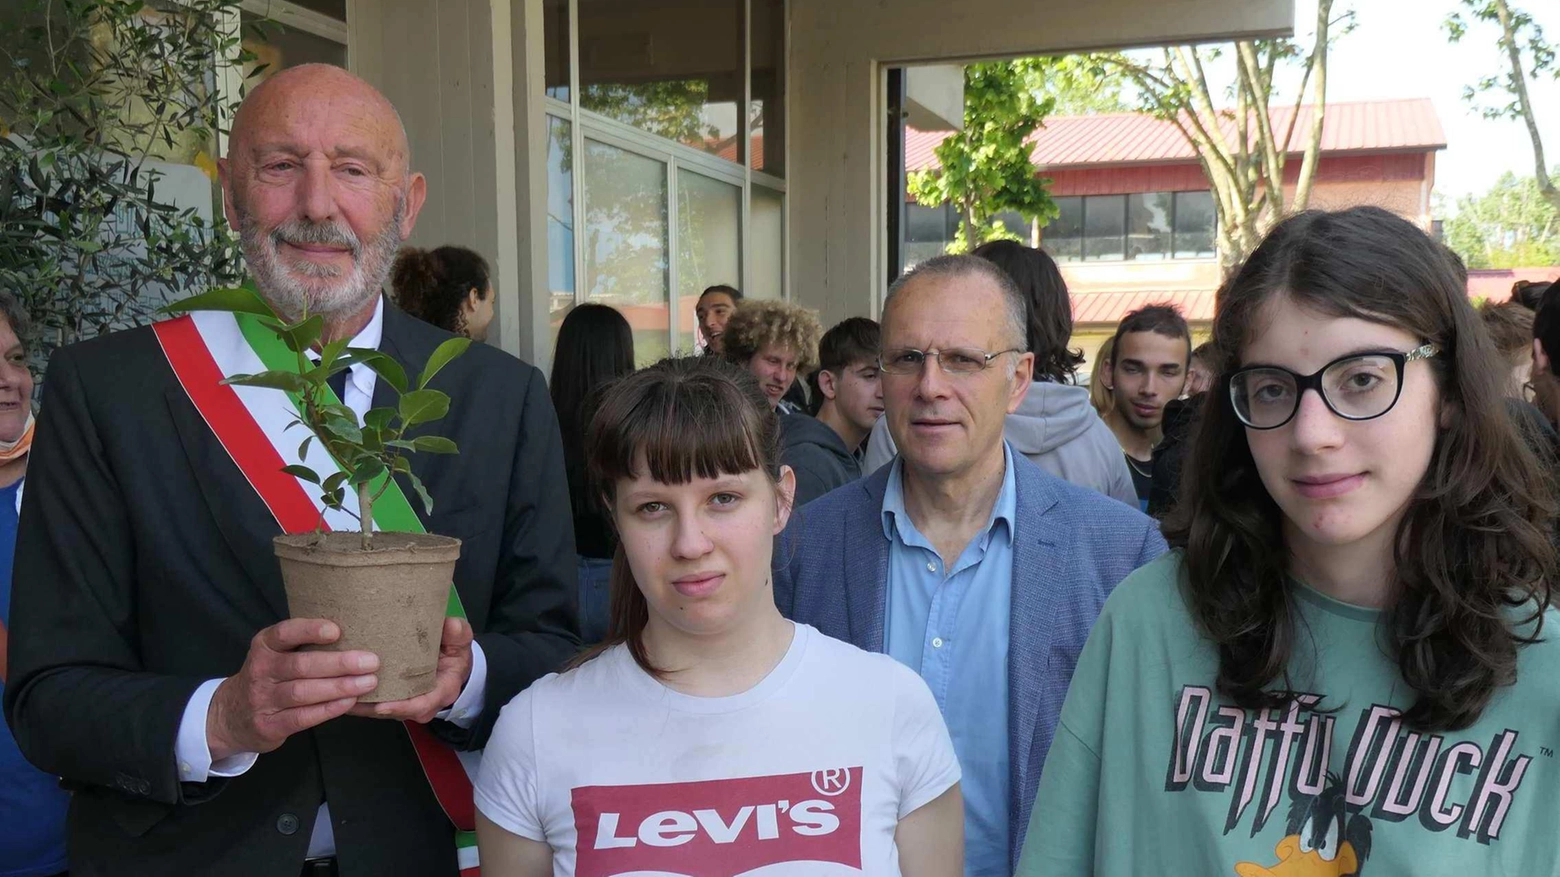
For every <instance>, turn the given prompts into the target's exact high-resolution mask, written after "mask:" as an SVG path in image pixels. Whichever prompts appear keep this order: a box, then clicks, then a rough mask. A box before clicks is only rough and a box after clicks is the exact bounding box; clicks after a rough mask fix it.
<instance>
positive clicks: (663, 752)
mask: <svg viewBox="0 0 1560 877" xmlns="http://www.w3.org/2000/svg"><path fill="white" fill-rule="evenodd" d="M958 781H959V765H958V761H957V759H956V758H955V756H954V753H953V743H952V741H951V740H950V739H949V737H948V729H947V726H946V725H944V724H943V720H942V715H941V714H940V713H939V712H938V710H937V703H936V701H934V700H933V699H932V694H931V692H930V691H929V690H928V689H927V687H926V683H925V682H923V681H921V678H920V677H919V676H917V675H916V674H915V673H914V672H913V671H911V670H910V669H908V668H907V667H904V666H903V665H901V664H899V663H898V662H896V661H894V660H893V659H892V658H889V657H887V656H885V655H874V654H869V653H867V652H864V651H861V650H860V649H858V648H856V647H855V646H851V645H848V644H846V643H843V642H840V641H838V640H834V639H830V638H829V637H826V636H824V635H823V634H821V633H819V632H818V631H816V630H814V629H813V628H811V627H808V626H807V625H804V624H798V625H796V635H795V636H794V637H793V638H792V642H791V646H790V648H789V649H788V650H787V651H786V654H785V657H784V658H782V659H781V661H780V663H779V664H777V665H776V666H775V668H774V670H772V671H770V673H769V675H768V676H765V677H764V679H763V680H762V681H760V682H759V683H758V684H757V685H755V686H753V687H752V688H751V689H749V690H747V691H745V692H743V693H741V694H738V695H734V696H732V697H693V696H690V695H686V694H681V693H679V692H676V691H673V690H672V689H670V688H667V687H666V686H665V685H662V684H661V683H660V682H659V681H657V680H656V679H655V678H653V677H651V676H650V675H649V674H647V673H645V672H644V671H643V670H641V669H640V668H639V666H638V665H637V664H635V663H634V660H633V658H632V657H631V656H630V655H629V653H628V649H627V648H626V647H625V646H617V647H616V648H613V649H611V650H610V651H608V652H606V653H605V654H603V655H601V656H600V657H598V658H596V659H595V660H593V661H590V662H589V663H587V664H585V665H584V666H582V667H579V668H577V669H575V670H571V671H569V672H568V673H564V674H562V675H557V674H554V675H551V676H547V677H546V678H543V679H541V680H540V681H538V682H537V683H536V684H535V685H533V686H531V687H530V688H529V689H527V690H525V691H523V692H521V693H520V694H519V695H518V696H516V697H515V699H514V700H512V701H510V702H509V705H508V706H506V707H504V711H503V713H502V714H501V715H500V716H499V718H498V724H497V725H496V726H495V727H494V729H493V737H492V739H491V740H490V741H489V742H488V745H487V750H486V752H485V753H484V754H483V758H482V772H481V775H480V777H479V778H478V780H477V786H476V803H477V808H478V809H479V810H481V811H482V813H483V814H484V815H485V816H487V818H488V819H490V820H492V821H493V822H494V823H495V824H496V825H499V826H501V827H502V828H504V829H506V830H508V831H510V832H512V833H514V834H517V835H519V836H521V837H526V838H530V839H531V840H535V841H542V842H545V843H547V844H549V845H550V846H551V847H552V848H553V850H554V854H553V874H554V875H555V877H620V875H636V877H649V875H678V877H736V875H749V877H833V875H847V874H849V875H856V874H868V875H873V877H898V875H899V852H898V849H897V848H896V847H895V845H894V829H895V827H896V826H897V825H898V824H899V820H900V819H902V818H903V817H905V816H906V815H908V814H909V813H911V812H913V811H914V810H916V809H918V808H920V807H921V806H923V805H925V804H927V803H929V802H930V801H932V800H933V799H935V798H936V797H937V796H939V795H941V794H942V793H943V792H946V791H947V790H948V789H949V788H951V787H952V786H953V785H954V783H957V782H958Z"/></svg>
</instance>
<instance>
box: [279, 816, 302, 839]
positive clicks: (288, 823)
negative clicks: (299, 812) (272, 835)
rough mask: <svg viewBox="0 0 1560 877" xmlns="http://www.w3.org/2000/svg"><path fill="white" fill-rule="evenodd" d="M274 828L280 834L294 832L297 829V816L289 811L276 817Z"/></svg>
mask: <svg viewBox="0 0 1560 877" xmlns="http://www.w3.org/2000/svg"><path fill="white" fill-rule="evenodd" d="M276 830H277V831H279V832H281V833H282V834H295V833H296V832H297V831H298V817H296V816H294V815H292V814H291V813H283V814H282V815H281V816H278V817H276Z"/></svg>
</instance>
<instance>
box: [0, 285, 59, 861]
mask: <svg viewBox="0 0 1560 877" xmlns="http://www.w3.org/2000/svg"><path fill="white" fill-rule="evenodd" d="M29 322H30V321H29V320H28V317H27V312H26V311H24V310H22V306H21V304H20V303H19V302H18V301H17V300H16V298H15V296H13V295H11V294H10V293H9V292H0V694H3V693H4V692H5V682H6V678H7V676H8V673H7V672H6V671H7V667H6V662H5V647H6V641H7V640H8V639H9V635H8V634H7V629H8V628H7V625H9V624H10V623H11V559H12V557H13V555H14V554H15V553H16V524H17V520H18V512H19V511H20V510H21V504H22V503H21V499H22V484H23V482H24V481H25V480H26V478H27V460H28V456H29V454H30V452H31V451H32V440H33V413H32V394H33V376H32V372H31V371H29V370H28V368H27V345H26V343H25V339H26V338H27V337H28V336H29V335H30V334H31V333H30V332H29V331H28V327H29ZM69 805H70V793H69V792H66V791H65V790H64V789H61V788H60V781H59V778H58V777H54V776H50V775H49V774H46V773H44V772H43V771H41V770H39V769H38V768H36V767H33V766H32V765H31V764H29V763H28V762H27V759H26V758H24V757H23V756H22V753H21V750H19V749H17V747H16V739H15V738H14V737H12V736H11V728H10V726H9V725H7V724H6V723H5V722H3V721H0V877H44V875H54V874H61V875H63V874H64V873H65V868H66V859H65V811H66V808H67V807H69Z"/></svg>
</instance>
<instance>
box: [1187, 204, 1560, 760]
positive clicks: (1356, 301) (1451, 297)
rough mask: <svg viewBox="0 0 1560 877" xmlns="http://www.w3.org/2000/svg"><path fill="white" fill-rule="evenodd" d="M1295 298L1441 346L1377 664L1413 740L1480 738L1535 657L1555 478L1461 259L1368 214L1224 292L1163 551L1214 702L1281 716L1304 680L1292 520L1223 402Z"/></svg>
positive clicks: (1258, 256)
mask: <svg viewBox="0 0 1560 877" xmlns="http://www.w3.org/2000/svg"><path fill="white" fill-rule="evenodd" d="M1281 296H1287V297H1288V298H1289V299H1290V300H1291V301H1293V302H1294V303H1296V304H1298V305H1300V306H1303V307H1305V308H1308V309H1313V310H1315V311H1317V312H1319V313H1323V314H1328V315H1334V316H1338V317H1355V318H1359V319H1363V320H1368V321H1371V322H1374V323H1379V324H1383V325H1390V326H1394V327H1397V328H1400V329H1402V330H1404V331H1406V332H1409V333H1412V334H1414V335H1416V336H1418V337H1419V338H1421V339H1423V341H1425V342H1431V343H1434V344H1436V345H1437V346H1439V347H1440V349H1441V355H1440V356H1439V357H1437V358H1436V359H1432V360H1429V361H1428V362H1429V364H1430V365H1431V366H1432V369H1433V371H1432V374H1434V375H1435V378H1436V380H1437V382H1438V385H1439V388H1440V395H1441V404H1442V408H1443V411H1444V418H1445V425H1444V427H1443V428H1442V429H1441V430H1440V433H1439V435H1438V437H1437V440H1436V445H1435V450H1434V453H1433V455H1432V458H1431V462H1430V466H1429V469H1428V470H1427V471H1426V472H1425V475H1424V477H1423V480H1422V481H1421V483H1420V485H1419V488H1418V490H1417V492H1416V494H1415V495H1414V496H1413V497H1412V499H1411V500H1410V504H1409V507H1408V510H1407V513H1406V514H1405V515H1404V517H1403V520H1402V522H1401V523H1400V524H1399V526H1398V532H1397V539H1396V541H1395V543H1394V581H1393V582H1392V583H1391V590H1390V592H1389V593H1390V596H1389V598H1388V604H1387V608H1386V610H1385V612H1384V613H1383V616H1382V621H1381V625H1380V634H1379V636H1380V639H1381V645H1382V648H1383V650H1384V652H1385V653H1386V654H1387V655H1389V656H1390V657H1391V658H1392V659H1393V660H1394V661H1395V662H1396V664H1397V666H1398V669H1399V671H1400V673H1401V675H1402V678H1403V680H1404V681H1405V682H1406V683H1407V685H1408V686H1409V687H1410V688H1411V689H1412V691H1413V693H1414V695H1415V701H1414V703H1413V704H1412V706H1410V707H1409V708H1407V709H1406V710H1405V712H1404V720H1405V722H1406V723H1408V724H1409V725H1410V726H1412V727H1415V728H1418V729H1422V730H1427V731H1443V730H1457V729H1462V728H1466V727H1468V726H1469V725H1471V724H1473V723H1474V722H1476V721H1477V720H1478V718H1479V716H1480V715H1481V714H1482V712H1483V711H1484V709H1485V707H1486V706H1487V705H1488V704H1489V702H1490V698H1491V697H1492V696H1493V695H1494V693H1495V691H1496V689H1497V688H1499V687H1501V686H1506V685H1510V684H1512V683H1513V682H1514V681H1515V679H1516V667H1517V651H1518V649H1519V648H1520V647H1521V646H1522V645H1524V644H1527V643H1531V642H1535V641H1537V640H1538V638H1539V635H1540V633H1541V632H1542V627H1543V611H1544V608H1545V607H1546V606H1548V605H1549V603H1550V601H1551V597H1552V582H1553V580H1554V576H1555V572H1556V556H1555V544H1554V542H1553V541H1552V540H1553V532H1552V528H1553V526H1554V515H1555V498H1554V497H1555V493H1554V476H1553V474H1552V473H1553V472H1554V461H1552V460H1541V459H1540V458H1539V456H1538V454H1537V453H1536V452H1535V451H1534V450H1532V449H1531V448H1530V447H1529V445H1528V444H1527V443H1526V442H1525V441H1524V438H1523V436H1522V433H1521V432H1519V426H1518V425H1517V423H1516V421H1515V420H1514V419H1513V417H1512V415H1511V413H1510V412H1509V411H1508V409H1507V407H1506V402H1505V401H1504V399H1503V392H1502V389H1503V386H1504V382H1505V380H1506V372H1507V368H1506V366H1505V363H1504V360H1503V359H1502V358H1501V357H1500V355H1499V353H1498V352H1497V351H1496V350H1495V347H1494V345H1493V343H1492V342H1491V341H1490V338H1489V335H1488V333H1487V332H1485V331H1484V330H1483V328H1482V327H1481V326H1480V324H1479V316H1478V314H1477V313H1476V312H1475V311H1474V309H1473V307H1472V305H1471V304H1470V303H1469V301H1468V296H1467V292H1466V288H1465V284H1464V281H1463V275H1462V273H1461V272H1460V270H1459V268H1458V264H1457V261H1456V260H1455V258H1454V257H1453V256H1452V254H1451V252H1450V251H1449V250H1447V249H1445V248H1444V247H1443V246H1441V245H1440V244H1438V243H1436V242H1435V241H1433V240H1431V239H1430V238H1429V237H1428V236H1427V235H1426V234H1425V233H1424V232H1423V231H1422V230H1420V229H1419V228H1418V227H1417V226H1415V225H1413V224H1412V223H1409V222H1408V221H1406V220H1404V219H1402V218H1400V217H1398V216H1396V215H1394V214H1391V213H1388V212H1387V211H1385V210H1381V209H1379V208H1375V207H1357V208H1352V209H1349V210H1344V211H1339V212H1335V213H1329V212H1322V211H1308V212H1305V213H1301V214H1297V215H1295V216H1292V217H1290V218H1288V219H1286V220H1284V221H1283V222H1281V223H1279V224H1278V225H1277V226H1275V227H1274V228H1273V230H1272V231H1271V232H1269V234H1268V236H1267V238H1266V239H1265V240H1264V241H1263V242H1262V244H1261V245H1260V246H1259V247H1258V248H1257V249H1256V251H1254V252H1253V253H1252V254H1251V256H1250V257H1248V258H1247V260H1246V262H1245V263H1244V264H1243V265H1242V266H1241V267H1240V268H1239V270H1238V271H1236V272H1235V273H1234V274H1233V275H1232V276H1231V277H1230V278H1229V279H1228V280H1227V281H1226V282H1225V284H1224V286H1223V288H1221V289H1220V291H1219V295H1218V306H1217V312H1216V316H1215V319H1214V329H1213V339H1214V340H1213V343H1214V347H1215V350H1214V353H1215V357H1214V361H1215V362H1217V363H1218V364H1219V367H1220V374H1219V377H1218V379H1217V381H1216V383H1215V385H1214V391H1213V392H1210V393H1207V394H1206V398H1205V400H1204V402H1203V408H1202V413H1201V416H1200V418H1199V422H1198V426H1197V428H1196V430H1195V433H1194V435H1193V438H1192V442H1191V445H1190V448H1189V450H1188V456H1187V462H1186V469H1185V475H1184V477H1183V479H1182V482H1181V484H1182V489H1181V497H1180V501H1179V503H1178V504H1177V507H1176V509H1175V510H1174V511H1173V512H1172V514H1171V516H1170V518H1169V519H1168V520H1167V521H1166V523H1165V536H1166V538H1167V540H1168V541H1169V542H1170V544H1171V546H1172V547H1175V548H1179V549H1181V550H1182V552H1183V563H1184V569H1183V587H1184V588H1185V593H1186V598H1187V603H1188V606H1189V607H1190V609H1191V612H1192V615H1193V617H1194V618H1195V619H1196V620H1197V623H1198V625H1199V626H1200V628H1201V629H1202V631H1203V633H1204V634H1205V635H1206V636H1207V637H1208V638H1209V639H1210V640H1211V641H1212V642H1213V643H1214V644H1216V646H1217V648H1218V653H1219V676H1218V687H1219V690H1220V691H1221V692H1222V693H1223V694H1224V695H1226V696H1227V697H1229V698H1230V699H1232V700H1233V701H1234V702H1235V703H1237V704H1238V705H1240V706H1241V707H1243V708H1246V709H1261V708H1283V707H1287V706H1288V704H1289V703H1290V701H1291V699H1292V697H1293V692H1295V691H1296V690H1297V687H1296V684H1295V682H1294V681H1292V678H1291V677H1292V674H1296V673H1298V674H1299V675H1298V676H1296V678H1297V679H1298V680H1299V682H1300V684H1302V685H1303V684H1305V682H1306V679H1305V678H1304V673H1303V670H1302V669H1298V668H1295V667H1293V666H1292V665H1291V657H1292V656H1293V654H1294V653H1295V651H1296V648H1295V647H1296V643H1297V642H1298V641H1299V638H1300V637H1301V636H1303V635H1304V632H1303V630H1301V629H1300V621H1299V618H1298V616H1299V609H1298V606H1297V604H1296V602H1295V600H1296V598H1295V596H1294V594H1293V592H1292V590H1291V587H1290V585H1289V581H1288V567H1289V561H1288V553H1287V552H1286V551H1274V550H1273V549H1274V547H1275V546H1280V545H1282V544H1283V536H1282V528H1281V524H1282V517H1283V513H1282V512H1281V511H1280V509H1279V508H1278V506H1277V504H1276V503H1275V502H1274V501H1273V499H1272V498H1271V497H1270V496H1269V495H1268V493H1267V490H1266V489H1265V488H1264V487H1263V485H1262V481H1261V478H1260V476H1259V475H1258V473H1257V469H1256V464H1255V462H1254V460H1253V458H1252V456H1251V450H1250V447H1249V445H1248V444H1247V441H1246V432H1245V429H1244V428H1243V427H1242V426H1241V424H1240V422H1239V421H1238V420H1237V419H1236V418H1235V413H1234V411H1233V410H1232V408H1231V406H1230V402H1229V398H1228V395H1229V394H1228V392H1227V389H1226V388H1227V386H1228V381H1229V377H1230V375H1231V374H1232V373H1233V372H1234V371H1235V370H1236V369H1238V368H1240V367H1241V359H1240V357H1241V353H1242V352H1243V350H1244V348H1245V347H1246V345H1247V344H1248V343H1249V342H1250V341H1251V340H1252V338H1253V337H1254V336H1255V335H1256V334H1257V333H1259V332H1261V331H1263V330H1264V329H1265V328H1267V327H1266V326H1265V325H1264V324H1263V323H1262V322H1261V321H1262V320H1263V319H1264V314H1265V308H1266V306H1267V304H1268V303H1269V302H1271V301H1273V300H1274V299H1276V298H1278V297H1281Z"/></svg>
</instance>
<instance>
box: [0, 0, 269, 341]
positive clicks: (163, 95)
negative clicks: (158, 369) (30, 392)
mask: <svg viewBox="0 0 1560 877" xmlns="http://www.w3.org/2000/svg"><path fill="white" fill-rule="evenodd" d="M0 6H3V12H0V32H3V33H5V34H6V38H5V39H4V40H3V41H0V288H3V289H6V290H9V291H11V292H13V293H14V294H15V295H17V296H18V298H19V299H20V300H21V303H22V305H23V306H24V307H26V308H27V310H28V311H29V313H30V314H31V315H32V317H33V319H34V320H35V321H36V323H37V324H38V326H39V337H37V338H34V339H31V340H33V341H34V342H35V343H34V344H33V351H34V354H35V365H36V366H38V367H40V368H41V366H42V363H43V362H45V361H46V360H47V356H48V354H49V352H50V351H51V350H52V349H53V348H54V347H56V346H59V345H63V344H68V343H70V342H72V341H75V340H78V339H83V338H89V337H92V336H93V335H96V334H99V333H102V332H106V331H110V330H113V329H117V328H120V327H123V326H125V325H130V324H136V323H141V322H145V321H147V320H150V319H151V318H152V317H153V315H154V312H155V310H156V308H157V307H158V306H159V305H161V304H162V303H163V302H164V301H166V300H167V299H168V297H170V296H172V295H174V294H176V293H179V292H182V291H187V290H194V289H204V288H207V287H209V286H212V285H220V284H225V283H232V282H234V281H236V280H238V279H239V278H240V277H241V266H240V262H239V259H238V253H237V248H236V247H235V246H234V245H233V243H234V242H233V241H232V239H231V236H230V235H229V234H228V232H227V230H226V229H225V228H224V227H223V226H222V224H221V223H220V221H215V220H213V221H207V220H205V219H203V218H202V217H201V215H200V213H199V211H197V209H195V208H193V207H186V208H179V207H175V206H172V205H170V204H168V203H167V202H166V201H165V200H164V199H162V198H160V197H159V196H158V191H157V190H158V181H159V179H160V173H159V171H158V170H156V167H157V163H158V162H159V161H168V162H174V163H181V164H182V163H188V162H191V161H195V162H197V163H199V162H200V161H201V160H202V158H204V160H205V161H208V162H209V160H210V159H209V154H210V153H213V152H215V151H216V150H215V146H214V145H213V144H214V141H215V135H216V132H217V131H218V130H219V128H220V127H221V125H222V124H223V120H224V119H225V118H230V117H229V116H227V115H225V114H228V113H231V111H232V107H231V106H227V105H225V104H224V102H223V101H222V100H221V99H220V98H219V96H218V95H217V94H215V93H214V89H213V88H212V83H213V82H214V81H215V79H217V78H221V77H223V76H226V75H234V76H236V75H237V73H236V71H238V70H239V69H240V67H241V65H242V64H243V63H244V62H245V61H248V60H252V57H251V56H248V55H246V54H245V53H244V52H242V51H241V50H240V47H239V38H238V36H237V35H234V34H231V33H227V32H225V31H223V30H222V29H221V27H220V26H219V23H218V22H219V21H220V20H222V19H224V18H226V17H228V16H236V15H237V12H238V0H181V2H180V3H178V4H168V7H167V8H166V9H159V8H157V7H154V6H152V5H150V4H147V3H143V2H134V0H23V2H17V3H8V4H0Z"/></svg>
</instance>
